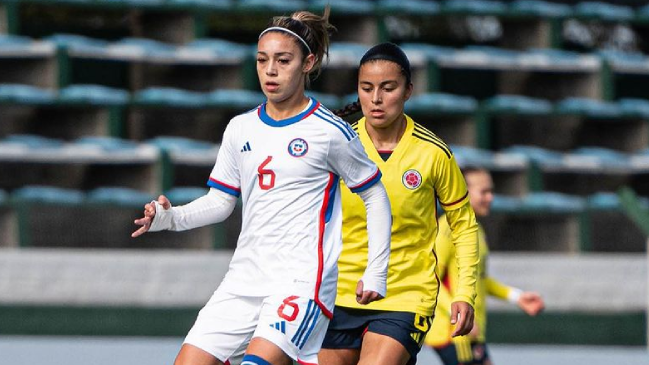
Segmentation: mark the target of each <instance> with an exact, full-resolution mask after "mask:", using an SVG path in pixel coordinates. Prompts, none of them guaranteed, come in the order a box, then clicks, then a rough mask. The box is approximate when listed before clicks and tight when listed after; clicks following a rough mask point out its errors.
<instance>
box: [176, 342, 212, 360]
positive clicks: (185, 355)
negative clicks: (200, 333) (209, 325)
mask: <svg viewBox="0 0 649 365" xmlns="http://www.w3.org/2000/svg"><path fill="white" fill-rule="evenodd" d="M189 364H191V365H223V363H222V362H221V361H220V360H219V359H217V358H216V357H214V355H212V354H210V353H208V352H206V351H204V350H201V349H199V348H198V347H196V346H193V345H190V344H187V343H185V344H183V345H182V347H181V348H180V352H178V356H176V361H174V365H189Z"/></svg>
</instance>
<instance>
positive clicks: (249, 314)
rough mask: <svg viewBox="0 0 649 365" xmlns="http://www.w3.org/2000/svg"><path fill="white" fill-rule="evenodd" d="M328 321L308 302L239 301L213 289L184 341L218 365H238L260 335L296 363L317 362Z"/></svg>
mask: <svg viewBox="0 0 649 365" xmlns="http://www.w3.org/2000/svg"><path fill="white" fill-rule="evenodd" d="M328 325H329V318H327V317H326V316H325V315H324V314H323V313H322V310H321V309H320V307H318V305H317V304H316V303H315V302H314V301H313V299H309V298H301V297H297V296H290V295H288V296H287V295H273V296H268V297H243V296H236V295H233V294H230V293H226V292H224V291H220V290H217V291H216V292H214V295H212V298H210V300H209V301H208V302H207V304H206V305H205V307H203V309H201V311H200V312H199V313H198V318H197V319H196V322H195V323H194V326H193V327H192V328H191V330H189V333H188V334H187V337H186V338H185V342H184V343H187V344H190V345H193V346H196V347H198V348H200V349H202V350H203V351H206V352H208V353H210V354H212V355H213V356H214V357H216V358H217V359H219V360H220V361H222V362H226V361H229V362H230V364H232V365H235V364H239V363H241V359H242V358H243V355H244V353H245V350H246V348H247V347H248V344H249V343H250V340H251V339H252V338H253V337H262V338H264V339H266V340H268V341H270V342H272V343H274V344H275V345H277V346H278V347H279V348H281V349H282V351H284V352H285V353H286V354H287V355H288V356H289V357H291V358H292V359H293V360H294V361H297V362H298V363H300V364H317V363H318V352H319V351H320V346H321V345H322V341H323V339H324V336H325V333H326V332H327V327H328Z"/></svg>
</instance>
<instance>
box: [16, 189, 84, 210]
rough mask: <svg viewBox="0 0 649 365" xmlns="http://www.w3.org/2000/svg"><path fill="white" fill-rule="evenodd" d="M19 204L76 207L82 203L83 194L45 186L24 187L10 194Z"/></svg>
mask: <svg viewBox="0 0 649 365" xmlns="http://www.w3.org/2000/svg"><path fill="white" fill-rule="evenodd" d="M11 197H12V199H14V200H16V201H18V202H20V203H28V202H31V203H38V204H61V205H76V204H81V203H83V201H84V199H85V193H84V192H83V191H81V190H77V189H64V188H57V187H53V186H46V185H25V186H23V187H21V188H18V189H15V190H14V191H13V192H12V193H11Z"/></svg>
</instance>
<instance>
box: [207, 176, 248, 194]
mask: <svg viewBox="0 0 649 365" xmlns="http://www.w3.org/2000/svg"><path fill="white" fill-rule="evenodd" d="M210 181H212V182H215V183H217V184H219V185H222V186H225V187H226V188H228V189H232V190H235V191H238V192H241V188H237V187H234V186H232V185H228V184H226V183H224V182H222V181H219V180H217V179H215V178H213V177H210Z"/></svg>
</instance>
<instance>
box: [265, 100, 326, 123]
mask: <svg viewBox="0 0 649 365" xmlns="http://www.w3.org/2000/svg"><path fill="white" fill-rule="evenodd" d="M319 107H320V102H318V101H317V100H315V99H314V98H312V97H310V96H309V106H308V107H307V108H306V110H305V111H303V112H301V113H300V114H298V115H296V116H293V117H290V118H286V119H282V120H275V119H273V118H271V117H270V116H269V115H268V113H266V103H263V104H261V105H260V106H259V109H257V114H258V115H259V119H261V121H262V122H264V123H265V124H266V125H268V126H271V127H286V126H287V125H291V124H294V123H297V122H299V121H301V120H302V119H305V118H306V117H308V116H309V115H311V114H313V113H314V112H315V111H316V109H318V108H319Z"/></svg>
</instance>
